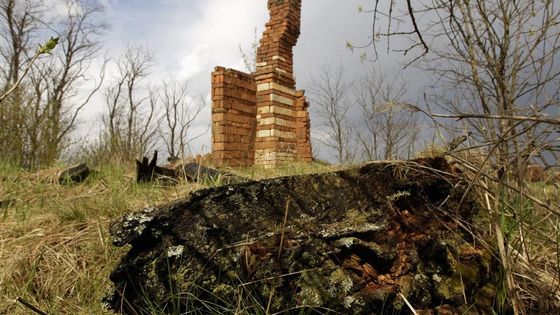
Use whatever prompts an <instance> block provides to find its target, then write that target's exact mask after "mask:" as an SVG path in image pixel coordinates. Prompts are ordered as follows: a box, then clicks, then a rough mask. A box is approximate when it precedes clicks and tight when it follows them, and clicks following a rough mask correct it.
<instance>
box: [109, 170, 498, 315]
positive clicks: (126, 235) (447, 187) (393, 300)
mask: <svg viewBox="0 0 560 315" xmlns="http://www.w3.org/2000/svg"><path fill="white" fill-rule="evenodd" d="M465 186H466V183H464V182H462V181H461V179H460V178H459V177H457V176H455V175H453V174H452V172H451V169H450V167H449V165H448V164H447V163H446V162H445V160H444V159H429V160H426V159H424V160H416V161H402V162H385V163H370V164H367V165H364V166H362V167H357V168H352V169H348V170H343V171H337V172H331V173H324V174H313V175H301V176H292V177H283V178H277V179H269V180H263V181H259V182H248V183H241V184H235V185H229V186H222V187H217V188H210V189H206V190H201V191H197V192H195V193H193V194H191V195H190V196H188V197H186V198H185V199H183V200H179V201H177V202H175V203H173V204H169V205H166V206H162V207H159V208H147V209H144V210H142V211H139V212H136V213H131V214H127V215H125V216H124V217H123V218H121V219H120V220H118V221H116V222H114V223H113V224H112V226H111V233H112V235H113V237H114V244H115V245H117V246H123V245H125V244H130V245H131V248H130V250H129V252H128V254H127V255H126V256H124V257H123V258H122V260H121V262H120V263H119V265H118V266H117V267H116V269H115V270H114V272H113V273H112V274H111V277H110V278H111V280H112V281H113V282H114V284H115V288H114V291H113V293H112V295H111V296H109V297H108V298H107V299H106V302H107V303H108V305H109V307H110V308H111V309H113V310H115V311H121V310H122V311H123V312H124V313H127V314H143V313H144V312H146V313H149V312H150V311H153V310H157V311H159V312H164V313H183V312H194V313H202V314H213V313H224V314H227V313H234V312H236V311H237V313H240V314H257V313H261V314H264V313H266V312H269V313H274V312H282V311H284V312H285V313H288V314H289V313H297V314H300V312H301V311H302V310H303V311H304V312H303V313H304V314H307V313H309V312H305V309H309V310H320V311H321V313H329V312H332V313H333V314H335V313H343V314H383V313H385V314H410V313H411V311H410V310H409V307H408V306H407V305H406V302H408V303H410V304H411V305H412V306H413V307H414V308H415V309H416V310H417V312H419V313H425V314H455V313H457V314H479V313H480V314H484V313H486V312H487V311H489V308H488V307H489V304H491V301H492V294H493V290H492V287H491V286H490V285H489V284H488V283H489V278H490V275H489V270H490V261H491V259H490V255H489V254H488V253H487V252H485V251H484V250H482V249H480V248H477V247H475V246H473V245H471V242H470V239H469V237H470V235H471V234H470V233H466V231H464V230H463V229H462V227H464V226H465V225H468V224H469V222H471V220H472V219H473V217H474V216H475V215H476V214H477V212H478V210H479V208H478V206H477V204H476V203H475V202H474V201H473V199H472V198H470V197H469V196H467V198H465V199H464V200H463V202H462V203H460V200H461V199H462V197H463V194H464V192H465ZM488 301H490V302H488Z"/></svg>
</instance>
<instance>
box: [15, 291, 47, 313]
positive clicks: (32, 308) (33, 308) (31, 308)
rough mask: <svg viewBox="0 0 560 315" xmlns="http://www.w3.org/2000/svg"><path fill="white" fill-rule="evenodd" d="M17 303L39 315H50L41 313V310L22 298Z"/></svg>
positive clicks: (17, 299)
mask: <svg viewBox="0 0 560 315" xmlns="http://www.w3.org/2000/svg"><path fill="white" fill-rule="evenodd" d="M16 301H17V302H19V303H20V304H21V305H23V306H25V307H26V308H28V309H30V310H32V311H33V312H35V313H37V314H39V315H48V314H47V313H45V312H43V311H41V310H40V309H38V308H36V307H35V306H33V305H31V303H29V302H27V301H26V300H24V299H23V298H22V297H19V296H18V297H17V298H16Z"/></svg>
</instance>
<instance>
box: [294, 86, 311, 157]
mask: <svg viewBox="0 0 560 315" xmlns="http://www.w3.org/2000/svg"><path fill="white" fill-rule="evenodd" d="M304 93H305V91H297V92H296V97H297V99H296V141H297V160H298V161H301V162H311V161H313V153H312V150H311V120H310V119H309V111H308V110H307V109H308V107H309V102H307V99H306V98H305V95H304Z"/></svg>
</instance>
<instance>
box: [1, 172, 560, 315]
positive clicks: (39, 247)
mask: <svg viewBox="0 0 560 315" xmlns="http://www.w3.org/2000/svg"><path fill="white" fill-rule="evenodd" d="M341 168H342V167H340V166H324V165H319V164H311V165H309V164H294V165H290V166H287V167H283V168H278V169H276V170H266V169H263V168H258V167H252V168H245V169H235V170H234V169H232V170H230V171H232V172H233V173H235V174H237V175H240V176H244V177H248V178H252V179H262V178H269V177H277V176H286V175H294V174H306V173H317V172H325V171H332V170H338V169H341ZM59 170H60V169H59V168H52V169H48V170H42V171H39V172H34V173H29V172H25V171H21V170H18V169H16V168H14V167H10V166H6V165H0V314H29V313H30V311H29V310H27V309H25V308H24V307H23V306H22V305H21V304H19V303H17V302H15V299H16V298H17V297H22V298H23V299H25V300H27V301H29V302H30V303H31V304H33V305H35V306H37V307H38V308H40V309H41V310H43V311H44V312H46V313H48V314H109V313H108V312H107V311H105V310H104V309H103V307H102V304H101V299H102V297H103V296H104V295H105V294H106V293H107V292H108V291H109V288H110V286H111V283H110V281H109V278H108V275H109V274H110V272H111V271H112V269H113V268H114V266H115V265H116V263H117V262H118V261H119V258H120V256H121V255H122V254H123V253H124V252H126V250H127V248H124V249H123V248H115V247H113V246H112V245H111V239H110V236H109V235H108V231H107V229H108V225H109V222H110V220H111V219H112V218H115V217H117V216H120V215H121V214H123V213H125V212H129V211H134V210H137V209H141V208H143V207H146V206H153V205H159V204H162V203H166V202H169V201H172V200H175V199H177V198H181V197H184V196H186V195H187V194H189V192H191V191H193V190H197V189H200V188H203V187H205V186H202V185H197V184H189V183H179V184H178V185H176V186H163V185H161V186H160V185H157V184H145V185H139V184H136V183H135V182H134V170H133V169H132V168H128V167H123V166H119V165H111V166H106V167H103V168H101V169H100V170H99V173H97V174H95V175H94V176H93V177H91V178H89V179H88V180H87V181H86V182H85V183H83V184H79V185H59V184H56V183H55V181H53V178H54V177H55V176H56V174H57V173H58V171H59ZM466 173H467V174H466V175H469V176H472V175H473V174H472V173H473V172H471V171H468V170H467V171H466ZM483 180H486V182H488V183H490V182H491V181H488V179H484V178H481V179H479V182H477V186H476V187H475V188H476V189H478V190H479V191H483V190H481V185H480V183H482V181H483ZM210 184H219V182H217V183H210ZM525 193H528V194H531V196H533V197H535V198H538V199H539V200H542V202H543V203H546V204H549V205H558V204H559V203H560V189H559V186H558V185H557V184H556V185H554V184H551V183H548V184H547V183H535V184H530V185H528V186H527V188H526V191H525ZM519 196H520V195H519V194H509V195H508V196H507V198H502V199H503V200H504V202H503V209H502V210H501V211H502V220H503V221H502V228H503V232H504V234H505V236H506V237H507V239H508V245H509V249H508V253H509V254H510V256H511V257H510V258H511V262H512V266H513V268H512V269H513V273H514V276H515V280H516V283H517V285H518V290H519V293H520V296H521V298H522V301H523V303H524V304H526V305H527V307H528V308H533V309H535V307H537V306H538V307H541V308H542V307H545V306H543V303H549V304H550V305H551V307H552V306H553V305H555V304H560V296H559V295H558V292H559V291H558V288H559V280H558V276H559V268H558V265H559V259H560V257H559V256H558V244H559V240H560V231H559V230H560V222H559V218H558V216H555V215H553V214H551V213H550V211H548V210H547V209H546V208H544V207H542V206H540V205H539V204H536V203H535V202H530V201H528V200H527V198H521V197H519ZM480 222H481V228H482V230H484V231H487V233H488V234H487V239H486V240H487V241H488V246H490V247H493V246H495V245H494V239H493V237H494V236H493V231H492V227H491V223H490V217H489V216H485V215H484V214H483V216H482V217H481V221H480ZM494 248H495V247H494ZM545 308H546V307H545Z"/></svg>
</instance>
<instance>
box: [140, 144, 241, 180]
mask: <svg viewBox="0 0 560 315" xmlns="http://www.w3.org/2000/svg"><path fill="white" fill-rule="evenodd" d="M157 154H158V153H157V151H155V152H154V156H153V157H152V159H151V160H150V161H148V158H147V157H143V159H142V161H138V160H136V181H137V182H150V181H153V180H155V179H164V180H168V181H171V182H176V181H178V180H179V179H181V178H182V179H185V180H187V181H190V182H208V181H210V182H216V181H218V180H219V181H221V182H222V183H226V184H229V183H239V182H244V181H247V180H246V179H244V178H241V177H238V176H235V175H232V174H229V173H226V172H222V171H219V170H216V169H213V168H209V167H206V166H203V165H201V164H198V163H195V162H188V163H182V164H181V163H177V164H176V165H175V166H172V167H163V166H157Z"/></svg>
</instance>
